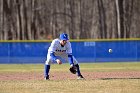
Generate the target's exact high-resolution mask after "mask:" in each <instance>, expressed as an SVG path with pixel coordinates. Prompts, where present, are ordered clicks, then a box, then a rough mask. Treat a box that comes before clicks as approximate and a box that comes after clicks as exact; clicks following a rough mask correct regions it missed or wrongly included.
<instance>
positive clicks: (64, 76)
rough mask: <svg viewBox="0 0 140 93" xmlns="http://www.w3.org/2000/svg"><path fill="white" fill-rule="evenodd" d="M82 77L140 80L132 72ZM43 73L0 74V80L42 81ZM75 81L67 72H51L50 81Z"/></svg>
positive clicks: (136, 72) (86, 73)
mask: <svg viewBox="0 0 140 93" xmlns="http://www.w3.org/2000/svg"><path fill="white" fill-rule="evenodd" d="M83 76H84V77H85V78H86V79H88V80H92V79H140V71H132V72H83ZM43 79H44V78H43V73H40V72H29V73H25V72H20V73H19V72H17V73H0V80H43ZM69 79H76V75H74V74H71V73H67V72H63V73H62V72H52V73H51V74H50V80H69Z"/></svg>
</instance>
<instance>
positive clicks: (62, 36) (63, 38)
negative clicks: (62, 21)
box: [59, 33, 69, 40]
mask: <svg viewBox="0 0 140 93" xmlns="http://www.w3.org/2000/svg"><path fill="white" fill-rule="evenodd" d="M59 38H60V40H69V38H68V35H67V34H65V33H62V34H60V36H59Z"/></svg>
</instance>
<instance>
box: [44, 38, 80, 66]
mask: <svg viewBox="0 0 140 93" xmlns="http://www.w3.org/2000/svg"><path fill="white" fill-rule="evenodd" d="M52 52H53V53H54V55H55V56H56V58H57V59H60V60H61V62H62V63H64V62H69V60H68V54H72V48H71V43H70V42H69V41H67V43H66V45H65V46H63V47H62V46H61V44H60V39H54V40H53V41H52V43H51V45H50V47H49V49H48V54H47V60H46V62H45V64H46V65H50V64H51V63H52V62H54V61H55V60H53V58H52V57H51V56H50V54H51V53H52ZM72 57H73V63H74V64H78V61H77V60H76V59H75V57H74V56H72Z"/></svg>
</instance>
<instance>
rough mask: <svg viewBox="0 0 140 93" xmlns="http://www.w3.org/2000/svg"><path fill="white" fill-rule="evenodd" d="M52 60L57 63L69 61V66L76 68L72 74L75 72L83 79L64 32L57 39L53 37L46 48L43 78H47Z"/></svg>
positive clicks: (78, 77)
mask: <svg viewBox="0 0 140 93" xmlns="http://www.w3.org/2000/svg"><path fill="white" fill-rule="evenodd" d="M52 62H56V63H57V64H62V63H63V62H69V64H70V68H75V69H76V72H74V73H73V74H75V73H76V74H77V79H84V77H83V76H82V75H81V72H80V67H79V65H78V62H77V60H76V59H75V57H74V56H73V55H72V48H71V43H70V42H69V38H68V35H67V34H66V33H62V34H60V36H59V38H58V39H54V40H53V41H52V43H51V45H50V47H49V49H48V54H47V60H46V62H45V71H44V77H45V80H49V71H50V65H51V63H52ZM70 71H71V70H70Z"/></svg>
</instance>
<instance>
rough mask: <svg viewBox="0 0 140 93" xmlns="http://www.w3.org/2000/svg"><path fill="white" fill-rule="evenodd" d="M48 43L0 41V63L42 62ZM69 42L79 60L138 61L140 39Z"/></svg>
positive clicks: (139, 59)
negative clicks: (110, 50)
mask: <svg viewBox="0 0 140 93" xmlns="http://www.w3.org/2000/svg"><path fill="white" fill-rule="evenodd" d="M50 43H51V42H0V63H44V62H45V60H46V55H47V49H48V47H49V46H50ZM71 44H72V48H73V55H74V56H75V57H76V59H77V60H78V61H79V62H130V61H131V62H135V61H140V40H114V41H105V40H104V41H90V40H89V41H87V40H86V41H71ZM109 49H112V52H109Z"/></svg>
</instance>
